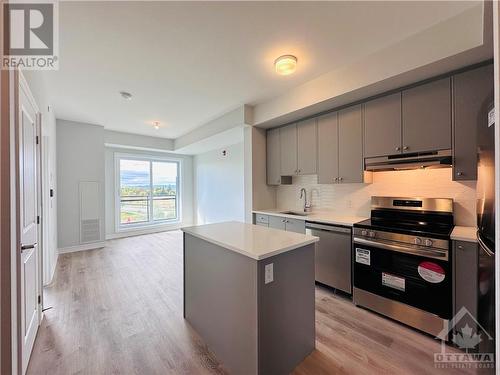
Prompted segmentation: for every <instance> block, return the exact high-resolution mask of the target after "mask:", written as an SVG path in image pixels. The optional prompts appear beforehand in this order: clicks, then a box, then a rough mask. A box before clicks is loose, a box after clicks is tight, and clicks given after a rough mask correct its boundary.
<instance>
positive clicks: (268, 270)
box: [264, 263, 274, 284]
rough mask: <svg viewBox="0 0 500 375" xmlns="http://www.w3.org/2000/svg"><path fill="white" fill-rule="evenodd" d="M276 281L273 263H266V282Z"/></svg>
mask: <svg viewBox="0 0 500 375" xmlns="http://www.w3.org/2000/svg"><path fill="white" fill-rule="evenodd" d="M273 281H274V272H273V263H269V264H266V265H265V267H264V284H269V283H272V282H273Z"/></svg>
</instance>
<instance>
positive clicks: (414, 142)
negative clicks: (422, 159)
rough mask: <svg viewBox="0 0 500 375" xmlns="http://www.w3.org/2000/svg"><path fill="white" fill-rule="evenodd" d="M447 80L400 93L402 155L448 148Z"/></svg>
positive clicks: (449, 98)
mask: <svg viewBox="0 0 500 375" xmlns="http://www.w3.org/2000/svg"><path fill="white" fill-rule="evenodd" d="M450 82H451V79H450V78H449V77H448V78H444V79H440V80H438V81H433V82H430V83H427V84H424V85H421V86H417V87H413V88H410V89H408V90H404V91H403V94H402V95H403V96H402V114H403V116H402V117H403V152H405V153H411V152H421V151H435V150H445V149H451V86H450V85H451V83H450Z"/></svg>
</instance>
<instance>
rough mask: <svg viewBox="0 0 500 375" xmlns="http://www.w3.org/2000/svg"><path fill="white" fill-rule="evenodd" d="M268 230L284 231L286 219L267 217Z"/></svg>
mask: <svg viewBox="0 0 500 375" xmlns="http://www.w3.org/2000/svg"><path fill="white" fill-rule="evenodd" d="M269 228H274V229H281V230H286V219H285V218H284V217H281V216H269Z"/></svg>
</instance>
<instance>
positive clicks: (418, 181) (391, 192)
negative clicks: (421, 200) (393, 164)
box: [277, 168, 476, 226]
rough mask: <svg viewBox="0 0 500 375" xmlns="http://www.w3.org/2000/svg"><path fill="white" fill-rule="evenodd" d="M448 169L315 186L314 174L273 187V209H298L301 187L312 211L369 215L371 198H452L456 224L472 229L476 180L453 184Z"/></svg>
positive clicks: (450, 172)
mask: <svg viewBox="0 0 500 375" xmlns="http://www.w3.org/2000/svg"><path fill="white" fill-rule="evenodd" d="M451 177H452V169H451V168H442V169H424V170H422V169H416V170H411V171H393V172H376V173H373V183H371V184H335V185H334V184H331V185H319V184H318V183H317V179H316V176H315V175H312V176H298V177H294V178H293V185H282V186H279V187H278V188H277V208H280V209H299V208H301V207H302V205H303V201H301V200H299V197H300V188H302V187H305V188H306V190H307V198H308V199H312V200H311V202H312V204H313V210H321V209H326V210H335V211H337V212H340V213H345V214H349V215H358V216H366V217H369V216H370V199H371V196H375V195H382V196H395V197H412V196H420V197H431V198H453V199H454V216H455V224H456V225H465V226H476V181H464V182H454V181H452V180H451Z"/></svg>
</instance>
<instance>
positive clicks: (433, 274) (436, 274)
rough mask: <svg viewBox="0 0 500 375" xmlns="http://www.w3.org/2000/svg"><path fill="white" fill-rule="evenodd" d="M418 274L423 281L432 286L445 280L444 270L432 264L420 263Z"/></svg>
mask: <svg viewBox="0 0 500 375" xmlns="http://www.w3.org/2000/svg"><path fill="white" fill-rule="evenodd" d="M418 274H419V275H420V276H421V277H422V279H424V280H425V281H428V282H430V283H433V284H437V283H440V282H442V281H443V280H444V278H445V272H444V269H443V268H442V267H441V266H440V265H439V264H436V263H433V262H422V263H420V264H419V265H418Z"/></svg>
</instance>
